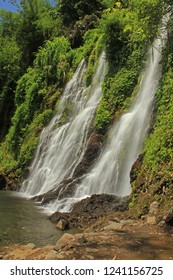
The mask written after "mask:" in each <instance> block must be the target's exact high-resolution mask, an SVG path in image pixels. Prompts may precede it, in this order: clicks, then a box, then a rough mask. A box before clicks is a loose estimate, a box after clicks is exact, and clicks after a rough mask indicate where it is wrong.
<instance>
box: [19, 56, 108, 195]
mask: <svg viewBox="0 0 173 280" xmlns="http://www.w3.org/2000/svg"><path fill="white" fill-rule="evenodd" d="M106 69H107V63H106V61H105V54H104V53H102V55H101V56H100V58H99V61H98V67H97V70H96V73H95V75H94V78H93V83H92V85H91V86H90V87H85V85H84V77H85V72H86V64H85V61H84V60H83V61H82V62H81V63H80V65H79V66H78V68H77V70H76V72H75V74H74V76H73V78H72V79H71V80H70V82H69V83H67V86H66V87H65V90H64V92H63V95H62V98H61V100H60V103H59V106H58V109H57V114H56V116H55V117H54V118H53V119H52V121H51V122H50V124H49V125H48V127H46V128H45V129H44V130H43V132H42V134H41V137H40V141H39V145H38V149H37V152H36V155H35V159H34V161H33V164H32V166H31V167H30V174H29V177H28V179H27V180H25V181H24V182H23V184H22V187H21V192H24V193H25V194H26V195H27V196H36V195H40V194H44V193H46V192H48V191H49V190H51V189H54V188H55V187H57V186H58V184H59V183H60V182H61V181H62V180H63V179H66V178H69V177H70V176H71V174H72V173H73V170H74V169H75V166H76V165H77V164H78V162H79V160H80V158H81V157H82V154H83V152H84V148H85V145H86V140H87V135H88V132H89V128H90V125H91V121H92V120H93V117H94V114H95V110H96V108H97V105H98V103H99V101H100V99H101V95H102V90H101V84H102V82H103V79H104V77H105V73H106ZM64 116H65V120H63V118H64ZM62 121H63V122H64V124H62Z"/></svg>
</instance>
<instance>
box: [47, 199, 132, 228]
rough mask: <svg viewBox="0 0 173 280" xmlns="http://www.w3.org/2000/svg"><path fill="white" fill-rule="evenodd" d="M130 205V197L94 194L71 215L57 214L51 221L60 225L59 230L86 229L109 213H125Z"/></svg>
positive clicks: (83, 201)
mask: <svg viewBox="0 0 173 280" xmlns="http://www.w3.org/2000/svg"><path fill="white" fill-rule="evenodd" d="M128 203H129V199H128V197H123V198H122V197H118V196H114V195H108V194H94V195H92V196H91V197H88V198H85V199H83V200H81V201H79V202H78V203H76V204H75V205H74V207H73V210H72V211H71V212H70V213H61V212H55V213H54V214H53V215H52V216H51V217H50V220H51V221H52V222H53V223H56V224H59V226H58V229H60V228H61V227H62V229H71V228H80V229H84V228H86V227H88V226H90V225H91V224H93V223H94V222H95V221H97V220H98V218H100V217H103V216H105V215H106V214H107V213H111V212H115V211H125V210H126V209H127V207H128Z"/></svg>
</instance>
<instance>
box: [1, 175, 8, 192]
mask: <svg viewBox="0 0 173 280" xmlns="http://www.w3.org/2000/svg"><path fill="white" fill-rule="evenodd" d="M6 186H7V182H6V179H5V176H4V175H2V174H0V190H3V189H5V188H6Z"/></svg>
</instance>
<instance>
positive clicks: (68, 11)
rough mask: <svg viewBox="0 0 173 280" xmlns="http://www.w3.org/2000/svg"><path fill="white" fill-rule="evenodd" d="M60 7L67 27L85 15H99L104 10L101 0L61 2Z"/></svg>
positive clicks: (61, 0) (62, 0)
mask: <svg viewBox="0 0 173 280" xmlns="http://www.w3.org/2000/svg"><path fill="white" fill-rule="evenodd" d="M58 5H59V11H60V13H61V15H62V18H63V23H64V24H65V25H67V26H68V25H69V24H71V23H74V22H75V21H77V20H78V19H79V18H81V17H84V16H85V15H90V14H93V13H99V12H100V11H101V10H102V9H103V5H102V1H99V0H92V1H89V0H87V1H86V0H71V1H68V0H60V1H58Z"/></svg>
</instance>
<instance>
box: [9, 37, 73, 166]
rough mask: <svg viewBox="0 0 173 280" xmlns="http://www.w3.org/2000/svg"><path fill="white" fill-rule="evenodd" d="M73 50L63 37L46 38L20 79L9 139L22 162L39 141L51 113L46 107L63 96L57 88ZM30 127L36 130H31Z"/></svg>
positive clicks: (24, 162) (11, 147) (67, 67)
mask: <svg viewBox="0 0 173 280" xmlns="http://www.w3.org/2000/svg"><path fill="white" fill-rule="evenodd" d="M70 51H71V49H70V45H69V42H68V40H67V39H65V38H64V37H59V38H56V39H54V40H53V41H47V43H46V44H45V46H44V47H42V48H40V50H39V52H38V53H37V57H36V60H35V61H34V67H33V68H31V67H30V68H28V71H27V73H25V74H24V75H23V77H22V78H21V79H20V80H19V81H18V84H17V88H16V95H15V105H16V111H15V114H14V116H13V118H12V126H11V127H10V130H9V133H8V135H7V139H6V141H7V142H8V147H9V149H10V150H11V152H13V154H14V155H15V157H16V159H18V160H19V162H20V164H21V165H22V166H23V165H24V164H26V163H27V161H28V160H30V158H31V155H32V153H33V152H34V150H35V147H36V144H37V141H38V135H35V133H36V131H39V132H40V131H41V129H42V127H43V125H42V124H44V123H45V121H44V120H45V118H47V116H48V115H50V111H49V110H48V111H47V108H49V107H52V106H55V104H56V102H57V99H56V98H59V97H60V94H61V90H57V88H58V87H61V86H63V85H64V82H65V81H66V79H67V74H68V73H69V70H70V68H69V67H70V60H71V54H70ZM51 85H52V87H51ZM51 112H52V111H51ZM40 114H41V115H40ZM42 122H43V123H42ZM35 124H36V125H35ZM30 127H31V128H32V129H33V133H30ZM35 130H36V131H35ZM32 142H33V144H31V143H32Z"/></svg>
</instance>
